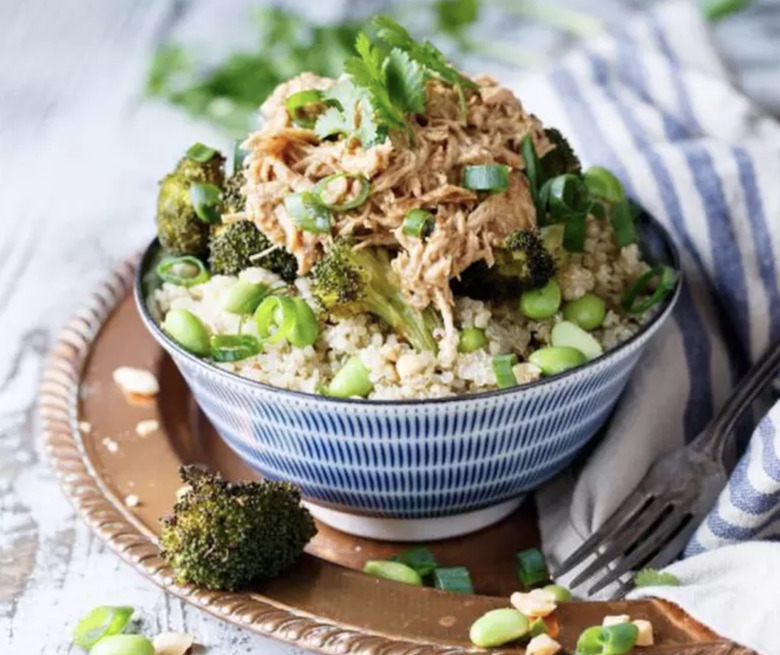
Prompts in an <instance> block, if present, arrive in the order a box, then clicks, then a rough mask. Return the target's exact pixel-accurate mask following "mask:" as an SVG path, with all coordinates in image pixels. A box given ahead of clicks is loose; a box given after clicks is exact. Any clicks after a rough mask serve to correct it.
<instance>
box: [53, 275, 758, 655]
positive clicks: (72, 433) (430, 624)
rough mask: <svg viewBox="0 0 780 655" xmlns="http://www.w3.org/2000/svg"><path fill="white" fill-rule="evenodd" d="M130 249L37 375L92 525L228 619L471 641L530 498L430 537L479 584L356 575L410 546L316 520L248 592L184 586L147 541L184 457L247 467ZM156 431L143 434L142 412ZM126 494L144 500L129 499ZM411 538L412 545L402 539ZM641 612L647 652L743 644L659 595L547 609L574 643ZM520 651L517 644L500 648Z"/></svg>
mask: <svg viewBox="0 0 780 655" xmlns="http://www.w3.org/2000/svg"><path fill="white" fill-rule="evenodd" d="M134 267H135V260H133V261H131V262H128V263H126V264H124V265H123V266H121V267H120V268H118V269H117V270H116V271H115V272H114V273H113V274H112V276H111V277H110V279H109V280H108V281H107V282H106V283H105V284H104V285H103V286H102V287H101V288H100V289H98V291H97V292H96V293H95V295H94V296H93V297H92V298H91V300H90V302H89V303H88V305H86V306H85V307H84V308H83V309H82V310H81V311H79V312H78V313H77V314H76V316H75V317H74V318H73V319H72V320H71V322H70V323H69V324H68V326H67V327H66V328H65V329H64V330H63V332H62V334H61V336H60V338H59V340H58V342H57V344H56V346H55V347H54V349H53V351H52V353H51V356H50V359H49V362H48V365H47V368H46V371H45V374H44V377H43V382H42V385H41V396H40V412H41V417H42V429H43V433H44V438H45V442H46V449H47V452H48V454H49V458H50V462H51V465H52V467H53V468H54V470H55V471H56V473H57V475H58V477H59V478H60V481H61V483H62V486H63V488H64V490H65V493H66V494H67V495H68V497H69V498H70V499H71V501H72V502H73V504H74V505H75V506H76V508H77V510H78V511H79V513H80V514H81V515H82V516H83V518H84V520H85V521H86V522H87V523H88V524H89V526H90V527H91V528H92V529H93V530H94V531H95V532H96V533H97V534H98V535H100V537H101V538H102V539H104V540H105V541H106V542H107V543H108V544H109V546H111V548H113V549H114V550H115V551H116V553H117V554H118V555H119V556H120V557H122V558H123V559H124V560H125V561H127V562H128V563H130V564H131V565H132V566H134V567H135V568H137V569H138V570H139V571H141V572H142V573H143V574H144V575H146V576H147V577H149V578H150V579H151V580H153V581H154V582H155V583H157V584H158V585H160V586H161V587H163V588H165V589H166V590H167V591H169V592H170V593H173V594H175V595H177V596H180V597H181V598H184V599H185V600H187V601H188V602H191V603H193V604H194V605H197V606H198V607H201V608H203V609H205V610H207V611H209V612H211V613H212V614H215V615H217V616H219V617H221V618H223V619H225V620H228V621H231V622H233V623H237V624H239V625H243V626H245V627H246V628H248V629H250V630H253V631H255V632H258V633H262V634H265V635H268V636H271V637H273V638H275V639H279V640H282V641H286V642H289V643H291V644H294V645H296V646H299V647H302V648H307V649H311V650H315V651H320V652H323V653H333V654H334V655H335V654H345V653H361V654H363V653H365V654H371V655H374V654H377V653H380V652H381V653H382V655H391V654H395V653H398V654H401V653H403V654H406V653H409V654H412V653H413V654H414V655H427V654H429V653H445V652H446V653H459V652H466V651H473V650H475V649H474V647H473V646H471V645H470V643H469V641H468V628H469V625H470V624H471V622H472V621H473V620H474V619H475V618H476V617H478V616H479V615H480V614H482V613H483V612H485V611H487V610H489V609H493V608H496V607H502V606H506V605H507V596H508V595H509V594H510V593H511V592H512V591H514V590H516V588H517V583H516V577H515V573H514V570H513V555H514V553H515V552H516V551H517V550H521V549H523V548H527V547H530V546H533V545H535V544H536V543H538V533H537V529H536V518H535V514H534V509H533V506H532V504H530V503H526V504H525V505H524V506H523V507H521V508H520V509H519V510H518V511H517V512H516V513H515V514H514V515H512V516H510V517H509V518H508V519H506V520H505V521H503V522H502V523H500V524H498V525H496V526H493V527H491V528H488V529H487V530H483V531H482V532H479V533H476V534H472V535H469V536H466V537H461V538H457V539H450V540H447V541H443V542H437V543H434V544H432V545H431V549H432V550H433V551H434V553H435V554H436V555H437V558H438V559H439V561H440V562H441V563H442V564H444V565H457V564H461V565H465V566H468V567H469V569H470V570H471V573H472V576H473V578H474V583H475V586H476V589H477V592H478V593H479V594H480V595H475V596H466V597H464V596H459V595H455V594H450V593H445V592H440V591H437V590H434V589H422V588H419V587H409V586H406V585H401V584H396V583H392V582H387V581H383V580H377V579H374V578H370V577H368V576H365V575H363V574H362V573H360V572H359V570H358V569H360V568H361V567H362V566H363V563H364V561H365V560H367V559H377V558H383V557H387V556H388V555H390V554H392V553H395V552H398V551H399V550H402V549H403V548H404V547H405V546H404V545H401V544H392V543H387V542H378V541H371V540H368V539H358V538H354V537H350V536H348V535H344V534H341V533H339V532H336V531H335V530H332V529H330V528H328V527H327V526H324V525H320V526H319V528H320V532H319V534H318V535H317V537H315V539H314V540H313V541H312V543H311V544H310V545H309V547H308V548H307V554H306V555H304V556H303V557H302V558H301V560H300V562H299V563H298V564H297V565H296V566H295V567H293V569H292V570H290V571H289V572H287V573H286V574H284V575H283V576H281V577H279V578H277V579H275V580H273V581H270V582H267V583H263V584H259V585H257V586H255V587H253V588H252V589H250V590H247V591H245V592H243V593H225V592H212V591H204V590H201V589H197V588H195V587H192V586H189V585H181V584H178V583H177V582H176V580H175V579H174V577H173V575H172V572H171V570H170V568H169V567H168V566H167V565H166V563H165V562H164V561H163V560H162V559H161V558H160V557H159V555H158V551H157V547H156V545H155V539H156V535H157V533H158V530H159V527H158V525H159V524H158V520H159V517H160V516H162V515H164V514H167V513H168V512H169V511H170V509H171V507H172V505H173V501H174V498H175V493H176V490H177V489H178V488H179V487H180V486H181V483H180V481H179V478H178V475H177V470H178V468H179V466H180V465H181V464H182V463H183V462H203V463H205V464H208V465H209V466H210V467H212V468H214V469H217V470H220V471H222V473H223V474H224V475H226V476H227V477H229V478H233V479H241V478H247V477H252V475H253V474H252V473H251V472H250V471H249V470H248V469H247V468H246V467H245V466H244V465H243V464H242V463H241V462H240V460H238V458H237V457H236V456H235V455H234V454H233V453H232V452H231V451H230V450H229V449H228V448H227V447H226V446H225V445H224V444H223V443H222V441H221V440H220V439H219V437H218V436H217V435H216V433H215V432H214V430H213V429H212V428H211V426H210V425H209V423H208V421H207V420H206V419H205V417H204V416H203V415H202V414H201V413H200V412H199V410H198V409H197V407H196V405H195V403H194V401H193V400H192V397H191V395H190V394H189V392H188V390H187V387H186V385H185V383H184V381H183V380H182V378H181V376H180V375H179V374H178V372H177V370H176V367H175V366H174V364H173V362H172V361H171V360H170V359H169V358H168V356H167V355H165V354H164V352H163V351H162V350H161V349H160V348H159V347H158V346H157V345H156V343H155V342H154V340H153V339H152V337H151V336H149V335H148V334H147V333H146V331H145V330H144V328H143V325H142V324H141V320H140V318H139V317H138V315H137V312H136V309H135V307H134V305H133V301H132V298H131V295H130V293H129V291H130V286H131V284H132V278H133V270H134ZM119 366H134V367H139V368H145V369H149V370H151V371H153V372H155V374H156V375H157V377H158V379H159V381H160V386H161V392H160V394H159V396H158V397H157V398H156V399H155V400H154V401H142V400H140V399H132V398H127V397H125V396H124V395H123V393H122V392H121V391H120V389H119V388H118V387H117V386H116V385H115V384H114V382H113V380H112V372H113V371H114V369H115V368H117V367H119ZM145 419H157V420H158V421H159V424H160V429H159V430H157V431H155V432H152V433H151V434H148V435H146V436H139V435H138V434H137V433H136V430H135V427H136V425H137V424H138V422H139V421H141V420H145ZM131 494H132V495H135V496H137V497H138V499H139V501H140V502H139V504H138V505H137V506H135V507H132V508H131V507H128V506H127V505H126V504H125V499H126V498H127V497H128V496H129V495H131ZM406 547H408V546H406ZM623 613H626V614H630V615H631V616H632V617H634V618H648V619H649V620H651V621H652V623H653V625H654V627H655V631H656V641H657V645H656V646H654V647H650V648H643V649H642V651H641V652H642V653H645V654H646V655H661V654H667V655H671V654H672V653H675V654H678V653H679V654H684V655H694V654H702V655H704V654H705V653H706V654H708V655H719V654H724V653H729V654H732V655H736V654H742V653H748V652H750V651H747V650H745V649H742V648H740V647H738V646H735V645H734V644H732V643H730V642H727V641H725V640H723V639H721V638H719V637H718V636H716V635H714V634H713V633H712V632H710V631H709V630H707V629H706V628H703V627H702V626H700V625H699V624H697V623H696V622H695V621H693V620H692V619H691V618H690V617H688V616H686V615H685V614H684V613H683V612H682V611H680V610H679V609H678V608H675V607H673V606H671V605H669V604H667V603H664V602H661V601H652V600H650V601H622V602H610V603H601V602H590V603H586V602H573V603H564V604H562V605H561V606H560V607H559V609H558V611H557V612H556V616H557V620H558V624H559V628H560V635H559V637H558V640H559V641H560V642H561V643H562V644H563V646H564V647H565V648H566V649H567V652H573V649H574V646H575V643H576V639H577V636H578V635H579V633H580V632H581V631H582V630H583V629H584V628H586V627H587V626H589V625H595V624H600V623H601V619H602V617H603V616H605V615H606V614H623ZM504 650H506V651H508V652H512V651H514V652H522V649H521V648H517V649H512V648H508V649H504Z"/></svg>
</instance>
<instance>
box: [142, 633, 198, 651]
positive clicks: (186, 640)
mask: <svg viewBox="0 0 780 655" xmlns="http://www.w3.org/2000/svg"><path fill="white" fill-rule="evenodd" d="M193 643H195V637H194V636H192V635H191V634H187V633H186V632H161V633H160V634H158V635H157V636H156V637H154V639H152V645H153V646H154V655H184V654H185V653H188V652H189V651H190V649H191V648H192V644H193Z"/></svg>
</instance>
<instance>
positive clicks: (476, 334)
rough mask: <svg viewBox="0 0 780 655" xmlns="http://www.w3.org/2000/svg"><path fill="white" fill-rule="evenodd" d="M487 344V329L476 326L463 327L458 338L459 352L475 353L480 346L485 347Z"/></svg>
mask: <svg viewBox="0 0 780 655" xmlns="http://www.w3.org/2000/svg"><path fill="white" fill-rule="evenodd" d="M486 345H487V337H486V336H485V331H484V330H482V329H480V328H476V327H470V328H463V329H462V330H461V331H460V337H459V339H458V352H461V353H473V352H475V351H477V350H479V349H480V348H484V347H485V346H486Z"/></svg>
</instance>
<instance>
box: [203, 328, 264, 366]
mask: <svg viewBox="0 0 780 655" xmlns="http://www.w3.org/2000/svg"><path fill="white" fill-rule="evenodd" d="M209 345H210V349H211V357H212V359H213V360H214V361H216V362H240V361H241V360H242V359H246V358H247V357H254V356H255V355H257V353H259V352H260V342H259V341H258V340H257V339H256V338H255V337H253V336H252V335H251V334H215V335H213V336H212V337H211V341H210V343H209Z"/></svg>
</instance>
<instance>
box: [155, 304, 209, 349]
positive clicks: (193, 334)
mask: <svg viewBox="0 0 780 655" xmlns="http://www.w3.org/2000/svg"><path fill="white" fill-rule="evenodd" d="M162 327H163V330H164V331H165V332H166V334H167V335H168V336H169V337H170V338H171V339H173V340H174V341H175V342H176V343H178V344H179V345H180V346H181V347H182V348H184V349H185V350H188V351H189V352H191V353H192V354H193V355H201V356H205V355H208V354H209V352H210V351H211V346H210V343H209V331H208V330H207V329H206V326H205V325H203V321H201V320H200V319H199V318H198V317H197V316H195V314H193V313H192V312H190V311H188V310H186V309H172V310H170V311H169V312H168V313H167V314H166V315H165V320H164V321H163V325H162Z"/></svg>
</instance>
